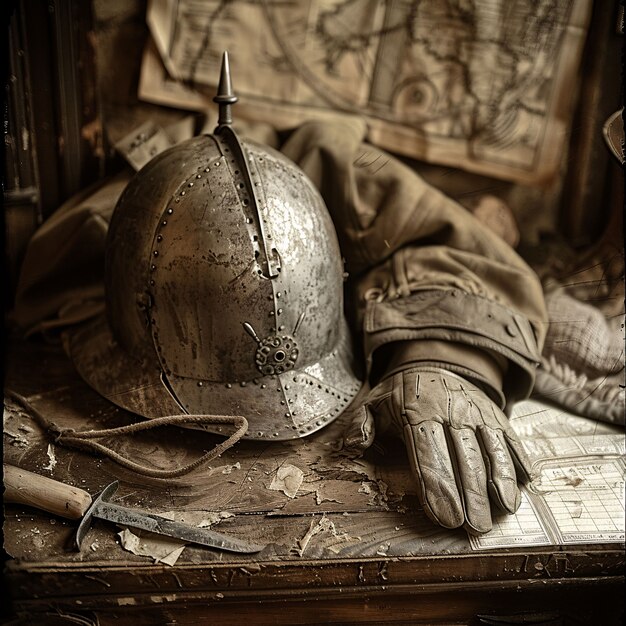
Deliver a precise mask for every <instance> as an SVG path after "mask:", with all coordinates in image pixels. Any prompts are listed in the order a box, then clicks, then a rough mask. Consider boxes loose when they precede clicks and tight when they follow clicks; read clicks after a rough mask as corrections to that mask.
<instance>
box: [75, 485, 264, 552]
mask: <svg viewBox="0 0 626 626" xmlns="http://www.w3.org/2000/svg"><path fill="white" fill-rule="evenodd" d="M118 484H119V483H118V481H114V482H112V483H111V484H110V485H107V486H106V487H105V488H104V489H103V490H102V491H101V492H100V494H99V495H98V496H97V497H96V498H95V499H94V501H93V503H92V505H91V506H90V507H89V510H88V511H87V512H86V513H85V515H84V516H83V519H82V520H81V523H80V525H79V526H78V529H77V530H76V541H75V543H76V547H77V549H78V550H80V549H81V545H82V543H83V540H84V539H85V536H86V535H87V532H88V531H89V528H90V527H91V521H92V519H93V518H94V517H97V518H98V519H103V520H107V521H108V522H114V523H115V524H118V525H119V526H130V527H132V528H139V529H141V530H147V531H149V532H151V533H157V534H159V535H166V536H168V537H174V538H176V539H181V540H182V541H190V542H192V543H196V544H199V545H202V546H208V547H210V548H220V549H221V550H227V551H229V552H243V553H252V552H260V551H261V550H262V549H263V546H262V545H260V544H256V543H251V542H249V541H244V540H242V539H238V538H235V537H227V536H226V535H223V534H222V533H218V532H216V531H214V530H211V529H208V528H199V527H196V526H191V525H188V524H182V523H180V522H176V521H173V520H169V519H166V518H164V517H161V516H159V515H152V514H151V513H146V512H144V511H139V510H133V509H131V508H129V507H126V506H120V505H119V504H114V503H111V502H109V498H111V497H112V496H113V495H114V494H115V492H116V491H117V488H118Z"/></svg>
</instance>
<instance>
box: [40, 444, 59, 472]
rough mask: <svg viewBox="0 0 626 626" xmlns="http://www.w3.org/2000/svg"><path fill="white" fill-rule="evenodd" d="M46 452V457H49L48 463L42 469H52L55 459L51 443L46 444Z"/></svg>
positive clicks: (55, 462)
mask: <svg viewBox="0 0 626 626" xmlns="http://www.w3.org/2000/svg"><path fill="white" fill-rule="evenodd" d="M47 454H48V459H49V461H48V465H45V466H44V468H43V469H45V470H49V471H52V470H53V469H54V468H55V466H56V464H57V459H56V456H55V454H54V447H53V446H52V444H51V443H49V444H48V451H47Z"/></svg>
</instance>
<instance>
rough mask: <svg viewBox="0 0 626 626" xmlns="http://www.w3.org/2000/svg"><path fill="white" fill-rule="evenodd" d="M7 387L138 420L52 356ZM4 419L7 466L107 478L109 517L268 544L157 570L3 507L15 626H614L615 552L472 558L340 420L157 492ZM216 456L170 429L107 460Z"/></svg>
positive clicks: (619, 606)
mask: <svg viewBox="0 0 626 626" xmlns="http://www.w3.org/2000/svg"><path fill="white" fill-rule="evenodd" d="M5 389H7V390H12V391H15V392H17V393H19V394H21V395H23V396H25V397H26V398H27V399H28V400H29V401H30V402H31V404H32V405H33V406H35V407H36V408H37V409H38V410H39V411H41V412H42V413H43V414H45V415H46V417H47V418H48V419H51V420H52V421H54V422H56V423H57V424H59V425H61V426H64V427H74V428H77V429H85V428H103V427H110V426H116V425H122V424H128V423H130V422H132V421H135V420H136V418H134V417H133V416H132V415H130V414H128V413H126V412H124V411H122V410H120V409H117V408H116V407H114V406H113V405H111V404H110V403H108V402H107V401H106V400H104V399H103V398H101V397H99V396H98V395H97V394H96V393H95V392H93V391H92V390H91V389H90V388H89V387H87V385H85V384H84V383H83V382H82V381H81V380H80V379H79V378H78V376H77V374H76V373H75V372H74V370H73V367H72V365H71V363H70V362H69V360H68V359H67V358H66V357H65V355H64V354H63V352H62V351H61V349H60V348H59V347H58V346H54V345H45V344H41V343H36V342H33V343H24V342H16V343H14V344H13V345H12V346H11V347H10V349H9V350H8V352H7V371H6V380H5ZM5 405H6V408H5V424H4V460H5V462H9V463H12V464H14V465H17V466H19V467H22V468H25V469H29V470H32V471H35V472H39V473H41V474H43V475H45V476H48V477H51V478H55V479H57V480H61V481H64V482H67V483H69V484H72V485H75V486H78V487H81V488H83V489H85V490H87V491H89V492H90V493H91V494H96V493H97V492H99V491H100V490H101V489H102V488H104V487H105V486H106V485H107V484H109V483H110V482H111V481H112V480H119V481H120V489H119V491H118V493H117V494H116V496H115V499H116V501H119V502H122V503H124V504H126V505H128V506H132V507H137V508H142V509H146V510H150V511H151V512H153V513H166V514H167V513H168V512H176V513H178V514H179V515H182V516H183V517H184V518H185V519H187V520H195V522H196V523H197V522H198V520H200V519H207V518H211V519H214V520H215V519H218V520H221V521H219V523H218V524H217V525H216V526H215V529H216V530H219V531H221V532H223V533H226V534H230V535H232V536H236V537H241V538H246V539H249V540H253V541H255V542H259V543H262V544H263V545H266V547H265V548H264V549H263V550H262V551H261V552H260V553H258V554H254V555H243V554H234V553H228V552H222V551H219V550H215V549H210V548H203V547H194V546H192V545H187V546H186V547H185V548H184V550H183V552H182V554H181V555H180V557H179V558H178V560H177V561H176V563H175V565H166V564H164V563H162V562H155V558H152V557H149V556H141V555H137V554H133V553H131V552H129V551H127V550H125V549H124V548H123V547H122V546H121V545H120V542H121V538H120V536H119V535H118V533H119V532H120V529H119V528H117V527H115V525H113V524H111V523H108V522H104V521H100V520H96V521H95V522H94V525H93V527H92V529H91V531H90V533H89V535H88V537H87V539H86V541H85V545H84V547H83V549H82V551H81V552H76V551H74V550H73V549H72V547H71V542H72V539H73V534H74V532H75V529H76V525H77V524H76V523H75V522H72V521H69V520H63V519H62V518H55V517H53V516H51V515H49V514H46V513H42V512H38V511H36V510H35V509H29V508H28V507H24V506H18V505H14V504H10V505H9V504H7V505H5V525H4V542H5V550H6V552H7V554H8V555H9V560H8V561H7V563H6V566H5V572H4V576H5V585H7V586H8V588H9V590H10V594H11V596H12V610H13V619H14V623H16V624H35V623H36V624H77V623H78V624H98V625H100V626H105V625H108V624H119V623H122V624H127V623H132V624H133V625H135V626H140V625H144V624H177V625H180V624H205V623H219V624H220V625H221V624H237V625H240V624H241V623H242V622H243V621H244V620H246V621H247V622H248V623H250V624H266V623H267V624H327V623H328V624H337V623H341V624H377V623H396V624H400V623H402V624H522V623H523V624H554V625H556V624H570V623H571V624H602V625H606V624H621V623H622V617H623V611H624V600H623V591H624V589H623V584H624V546H623V545H620V544H614V543H613V544H593V545H576V546H548V547H542V548H515V549H500V550H494V551H488V552H485V551H480V552H477V551H473V550H472V548H471V545H470V543H469V541H468V537H467V535H466V534H465V532H464V531H460V530H459V531H445V530H443V529H440V528H438V527H436V526H435V525H433V524H432V523H431V522H429V521H428V519H427V518H426V517H425V516H424V514H423V512H422V511H421V509H420V507H419V504H418V502H417V498H416V495H415V488H414V487H413V484H412V481H411V477H410V474H409V472H408V470H407V465H406V457H405V454H404V451H403V449H402V445H401V444H399V443H396V442H394V441H389V440H385V439H381V440H380V442H377V444H376V445H375V447H374V449H371V450H369V451H368V452H367V453H366V454H365V455H364V456H363V457H362V458H350V457H348V456H345V455H343V454H342V453H341V451H340V450H338V447H337V445H336V442H337V440H338V438H339V433H340V432H341V428H342V423H341V420H339V421H338V422H336V423H334V424H332V425H331V426H329V427H328V428H326V429H324V430H323V431H321V432H320V433H318V434H316V435H314V436H312V437H309V438H307V439H304V440H298V441H296V442H291V443H269V444H266V443H262V444H259V443H256V442H241V443H239V444H237V445H236V446H235V448H234V449H232V450H230V451H229V452H228V453H226V454H224V455H223V456H222V457H221V458H220V459H218V460H217V461H216V462H213V463H212V464H211V467H210V468H204V469H200V470H197V471H195V472H193V473H191V474H188V475H187V476H185V477H182V478H178V479H172V480H168V481H163V480H157V479H148V478H143V477H140V476H138V475H136V474H134V473H132V472H130V471H128V470H126V469H124V468H122V467H120V466H118V465H117V464H115V463H114V462H112V461H110V460H106V459H103V458H98V457H95V456H92V455H90V454H88V453H84V452H79V451H76V450H71V449H68V448H64V447H61V446H59V445H56V444H54V442H51V441H50V440H49V439H48V438H47V437H46V436H44V434H43V432H42V431H41V430H40V429H39V427H38V426H37V424H36V423H35V422H34V421H33V419H32V417H31V416H29V415H27V414H26V412H24V411H22V410H20V409H19V408H18V407H17V406H16V405H15V404H13V403H12V402H11V401H9V400H7V401H5ZM217 441H219V438H217V437H215V436H213V435H209V434H207V433H198V432H197V431H191V430H188V429H180V428H173V427H167V428H161V429H157V430H155V431H148V432H146V433H142V434H141V435H135V436H132V437H127V438H125V439H124V440H123V441H117V442H115V446H116V449H117V450H118V451H120V452H122V453H124V454H126V455H130V456H131V457H132V458H133V459H134V460H136V461H141V462H142V463H145V464H151V465H153V466H155V467H161V468H165V467H167V468H172V467H175V466H178V465H180V464H182V463H186V462H189V461H190V460H191V459H192V458H195V457H197V456H198V455H200V454H201V453H202V451H203V450H205V449H209V448H210V447H211V446H212V445H213V444H214V443H215V442H217ZM290 466H293V467H294V468H298V469H299V470H301V471H302V473H303V475H302V483H301V485H300V486H299V489H298V491H297V494H296V495H295V497H291V496H292V495H293V494H291V493H289V494H288V493H285V491H281V490H280V489H279V488H276V485H275V484H274V485H273V481H274V479H275V477H276V474H277V470H278V468H279V467H282V468H287V469H291V467H290ZM292 471H293V473H294V475H295V477H296V478H297V476H298V472H297V470H292ZM272 487H275V488H272ZM286 491H289V490H288V489H287V490H286ZM210 514H212V515H210ZM3 604H4V606H5V607H6V606H7V604H6V602H4V603H3Z"/></svg>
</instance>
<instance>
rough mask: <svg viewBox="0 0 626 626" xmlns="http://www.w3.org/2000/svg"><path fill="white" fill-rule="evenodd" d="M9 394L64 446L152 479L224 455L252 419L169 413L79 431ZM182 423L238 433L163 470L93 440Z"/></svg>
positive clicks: (175, 474)
mask: <svg viewBox="0 0 626 626" xmlns="http://www.w3.org/2000/svg"><path fill="white" fill-rule="evenodd" d="M5 396H7V397H8V398H10V399H12V400H13V401H14V402H16V403H17V404H19V405H21V406H22V408H24V409H25V410H26V411H27V412H28V413H30V414H31V415H32V416H33V417H34V418H35V420H36V421H37V423H38V424H39V426H41V428H42V429H43V430H44V432H46V433H48V434H49V435H50V436H52V437H53V438H54V441H55V442H56V443H58V444H60V445H64V446H68V447H71V448H77V449H79V450H88V451H96V452H99V453H100V454H103V455H104V456H106V457H108V458H110V459H111V460H113V461H115V462H116V463H118V464H119V465H121V466H123V467H126V468H127V469H130V470H132V471H134V472H137V473H139V474H142V475H144V476H149V477H151V478H177V477H179V476H183V475H184V474H188V473H189V472H191V471H192V470H194V469H197V468H198V467H200V466H202V465H205V464H206V463H208V462H209V461H212V460H213V459H215V458H217V457H219V456H221V455H222V454H223V453H224V452H225V451H226V450H228V449H229V448H232V447H233V446H234V445H235V444H236V443H237V442H238V441H239V440H240V439H241V438H242V437H243V436H244V435H245V434H246V432H247V431H248V420H247V419H246V418H245V417H243V416H241V415H187V414H184V415H167V416H164V417H155V418H153V419H150V420H146V421H145V422H135V423H134V424H128V425H127V426H118V427H116V428H105V429H102V430H83V431H76V430H74V429H73V428H60V427H59V426H57V425H56V424H55V423H54V422H51V421H50V420H48V419H47V418H46V417H45V416H44V415H43V414H42V413H41V412H40V411H38V410H37V409H36V408H35V407H34V406H33V405H32V404H31V403H30V402H29V401H28V400H27V399H26V398H25V397H24V396H22V395H20V394H18V393H15V392H14V391H6V392H5ZM181 424H208V425H211V426H213V425H218V424H219V425H222V424H229V425H232V426H234V427H235V428H236V430H235V432H234V433H233V434H232V435H230V437H228V439H226V440H225V441H223V442H222V443H220V444H218V445H217V446H215V447H214V448H213V449H212V450H209V452H207V453H206V454H203V455H202V456H201V457H200V458H198V459H196V460H195V461H192V462H191V463H188V464H187V465H184V466H183V467H179V468H177V469H174V470H160V469H154V468H151V467H146V466H144V465H140V464H139V463H135V462H134V461H131V460H130V459H127V458H126V457H124V456H122V455H121V454H119V453H118V452H116V451H115V450H113V449H111V448H109V447H108V446H105V445H102V444H101V443H98V442H96V441H91V440H92V439H101V438H104V437H117V436H119V435H128V434H133V433H136V432H139V431H142V430H150V429H152V428H158V427H159V426H177V425H181Z"/></svg>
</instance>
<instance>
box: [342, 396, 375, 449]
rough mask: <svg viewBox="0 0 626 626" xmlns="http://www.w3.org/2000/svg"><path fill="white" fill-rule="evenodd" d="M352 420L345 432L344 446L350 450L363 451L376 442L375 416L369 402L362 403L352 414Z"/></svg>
mask: <svg viewBox="0 0 626 626" xmlns="http://www.w3.org/2000/svg"><path fill="white" fill-rule="evenodd" d="M351 418H352V421H351V422H350V424H349V425H348V427H347V428H346V430H345V431H344V434H343V447H344V449H346V450H348V451H355V452H359V451H361V452H362V451H363V450H365V449H367V448H369V447H370V446H371V445H372V443H373V442H374V435H375V428H374V416H373V415H372V412H371V410H370V407H369V404H362V405H361V406H360V407H359V408H358V409H356V410H355V411H354V413H353V414H352V416H351Z"/></svg>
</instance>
